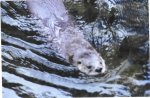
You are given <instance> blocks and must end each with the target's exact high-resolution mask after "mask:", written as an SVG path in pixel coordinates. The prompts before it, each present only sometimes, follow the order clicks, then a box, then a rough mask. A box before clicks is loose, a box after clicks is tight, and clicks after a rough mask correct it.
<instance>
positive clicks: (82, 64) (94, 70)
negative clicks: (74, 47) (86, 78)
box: [73, 51, 106, 75]
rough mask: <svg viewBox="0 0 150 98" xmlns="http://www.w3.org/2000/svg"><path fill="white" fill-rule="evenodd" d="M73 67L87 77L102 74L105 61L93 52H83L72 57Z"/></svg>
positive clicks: (104, 69)
mask: <svg viewBox="0 0 150 98" xmlns="http://www.w3.org/2000/svg"><path fill="white" fill-rule="evenodd" d="M73 65H75V66H77V67H78V68H79V70H80V71H81V72H83V73H85V74H87V75H98V74H103V73H105V71H106V66H105V61H104V60H103V58H102V57H101V56H100V55H99V54H98V53H95V52H91V51H90V52H89V51H87V52H83V53H80V55H79V54H78V55H75V56H74V57H73Z"/></svg>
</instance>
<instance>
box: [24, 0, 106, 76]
mask: <svg viewBox="0 0 150 98" xmlns="http://www.w3.org/2000/svg"><path fill="white" fill-rule="evenodd" d="M27 4H28V6H29V10H30V11H31V13H32V14H33V15H35V16H36V17H38V18H39V19H40V20H41V21H42V22H43V25H44V26H45V27H47V28H49V30H48V33H49V34H50V35H53V36H54V37H55V41H56V42H57V44H58V47H59V49H60V51H61V54H62V55H63V57H65V59H66V60H67V61H68V62H69V63H71V64H72V65H74V66H76V67H78V69H79V70H80V71H81V72H83V73H85V74H87V75H98V74H101V73H104V72H105V71H106V65H105V61H104V59H103V58H102V57H101V56H100V54H99V53H98V52H97V51H96V50H95V49H94V48H93V47H92V46H91V45H90V43H89V42H88V41H86V40H85V39H84V35H83V32H81V30H79V29H78V27H76V26H75V25H74V24H73V22H72V21H71V20H70V19H69V16H68V12H67V10H66V9H65V6H64V4H63V1H62V0H29V1H27ZM55 44H56V43H55Z"/></svg>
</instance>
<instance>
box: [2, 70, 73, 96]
mask: <svg viewBox="0 0 150 98" xmlns="http://www.w3.org/2000/svg"><path fill="white" fill-rule="evenodd" d="M2 76H3V78H5V79H6V80H7V81H8V82H9V83H19V84H22V85H23V86H21V87H20V89H22V90H25V91H26V92H28V93H33V94H35V96H36V98H46V97H49V98H50V97H56V98H71V97H70V93H68V92H65V91H62V90H58V89H55V88H53V87H50V86H44V85H39V84H35V83H32V82H29V81H26V80H25V79H23V78H21V77H18V76H15V75H13V74H10V73H8V72H3V74H2ZM7 91H8V90H7V89H4V92H5V98H9V93H10V94H11V93H12V92H7ZM12 94H13V93H12ZM13 95H14V94H13ZM10 98H19V97H12V96H11V97H10Z"/></svg>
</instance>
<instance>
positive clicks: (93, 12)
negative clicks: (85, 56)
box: [1, 0, 150, 98]
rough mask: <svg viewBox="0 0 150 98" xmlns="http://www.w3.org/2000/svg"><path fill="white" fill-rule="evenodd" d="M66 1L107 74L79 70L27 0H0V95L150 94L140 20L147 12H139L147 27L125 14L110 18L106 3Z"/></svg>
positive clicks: (145, 39)
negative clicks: (51, 38) (0, 84)
mask: <svg viewBox="0 0 150 98" xmlns="http://www.w3.org/2000/svg"><path fill="white" fill-rule="evenodd" d="M108 1H109V0H108ZM109 3H110V2H106V4H105V3H104V5H106V6H110V5H109ZM144 3H145V2H140V3H138V4H139V5H140V4H144ZM107 4H108V5H107ZM116 4H117V3H116ZM123 4H124V3H122V5H121V6H123ZM65 5H66V7H67V8H68V10H69V12H70V14H71V15H72V17H71V18H72V19H74V20H75V24H76V25H77V26H79V27H80V28H81V30H83V31H84V32H85V36H86V39H87V40H88V41H89V42H90V43H91V44H92V45H93V47H95V48H96V49H97V51H99V52H100V53H101V55H102V56H103V57H104V58H105V60H106V64H107V67H108V74H106V75H105V76H103V77H102V76H91V77H90V76H86V75H84V74H83V73H80V71H79V70H78V69H77V68H76V67H74V66H72V65H70V64H69V63H67V62H65V60H64V59H63V58H62V57H61V56H60V55H59V54H58V53H57V51H56V50H55V48H53V45H52V44H51V43H47V36H46V35H43V34H42V29H41V27H40V26H39V25H38V24H39V21H38V19H36V18H33V17H31V15H30V13H29V11H28V9H27V5H26V2H10V1H9V2H1V12H2V18H1V21H2V23H1V27H2V31H1V36H2V39H1V40H2V46H1V47H2V80H3V97H4V98H51V97H52V98H55V97H56V98H66V97H87V96H89V97H90V96H92V97H96V96H150V80H149V79H150V62H148V53H149V51H148V50H149V48H148V47H149V42H148V32H147V29H148V28H147V24H146V23H144V22H145V21H146V20H144V19H147V18H144V17H142V16H141V17H138V18H141V21H142V22H143V24H145V27H143V25H142V26H141V25H140V24H139V22H132V23H133V24H134V25H135V26H130V25H131V23H130V22H128V21H127V18H125V17H127V15H128V14H125V16H124V18H115V19H114V18H113V17H112V16H113V15H114V12H113V10H111V9H110V8H109V7H106V8H105V6H104V7H103V8H102V10H99V8H98V6H97V5H96V4H95V3H93V2H86V0H85V1H84V2H74V3H73V2H66V3H65ZM104 8H105V9H108V10H106V11H104ZM124 10H126V9H124ZM139 10H140V11H141V10H142V8H139ZM99 11H100V12H99ZM101 11H103V12H104V13H103V14H102V12H101ZM144 11H145V10H142V12H143V13H148V12H146V11H145V12H144ZM106 12H107V13H108V14H109V15H110V17H106V16H108V14H106ZM111 13H113V14H111ZM117 13H119V12H117ZM124 13H125V11H124ZM126 13H127V12H126ZM138 13H139V12H138ZM144 15H145V14H144ZM120 17H122V16H121V14H120ZM143 18H144V19H143ZM142 19H143V20H142ZM115 20H120V21H119V22H115ZM125 20H126V21H125ZM136 27H138V28H140V30H141V31H136V30H135V28H136ZM95 32H96V33H95ZM97 32H98V33H97ZM142 32H144V33H142ZM141 33H142V34H141Z"/></svg>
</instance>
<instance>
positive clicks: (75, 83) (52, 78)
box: [16, 68, 131, 96]
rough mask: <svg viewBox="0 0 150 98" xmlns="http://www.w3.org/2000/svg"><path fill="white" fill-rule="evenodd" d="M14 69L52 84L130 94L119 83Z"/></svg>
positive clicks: (120, 94) (118, 94)
mask: <svg viewBox="0 0 150 98" xmlns="http://www.w3.org/2000/svg"><path fill="white" fill-rule="evenodd" d="M16 71H17V72H18V73H19V74H23V75H26V76H28V77H34V78H37V79H39V80H43V81H46V82H49V83H52V84H54V85H59V86H64V87H67V88H72V89H77V90H86V91H87V92H89V93H94V92H105V91H106V93H108V91H110V92H111V93H112V92H113V93H116V95H117V96H131V94H130V93H129V92H128V90H127V88H126V87H125V86H123V85H119V84H107V83H86V82H85V81H83V80H79V79H72V78H67V77H61V76H57V75H54V74H49V73H47V72H40V71H37V70H34V69H29V68H17V69H16ZM35 73H36V74H35ZM104 88H105V89H104ZM111 93H110V95H111Z"/></svg>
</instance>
